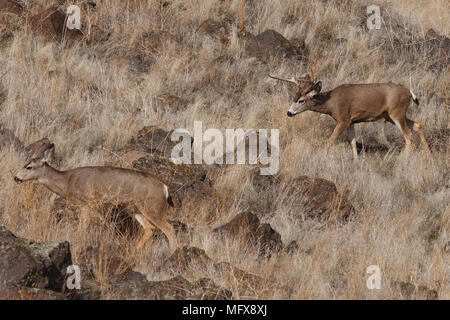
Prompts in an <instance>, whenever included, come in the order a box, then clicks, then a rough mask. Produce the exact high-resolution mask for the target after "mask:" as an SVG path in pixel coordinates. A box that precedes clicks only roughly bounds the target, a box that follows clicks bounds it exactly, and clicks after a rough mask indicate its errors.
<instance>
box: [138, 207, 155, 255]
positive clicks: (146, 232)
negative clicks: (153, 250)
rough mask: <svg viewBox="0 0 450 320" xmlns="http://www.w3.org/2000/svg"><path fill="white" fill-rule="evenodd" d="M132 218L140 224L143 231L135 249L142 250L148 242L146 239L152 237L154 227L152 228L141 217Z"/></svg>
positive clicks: (139, 215)
mask: <svg viewBox="0 0 450 320" xmlns="http://www.w3.org/2000/svg"><path fill="white" fill-rule="evenodd" d="M134 218H135V219H136V220H137V221H138V222H139V223H140V224H141V226H142V228H144V231H143V233H142V236H141V237H140V239H139V241H138V243H137V245H136V249H140V248H142V246H143V245H144V244H145V243H146V242H147V241H148V239H149V238H150V237H151V236H152V234H153V232H154V231H155V226H153V225H152V224H151V223H150V222H149V221H148V220H147V219H146V218H145V217H144V216H143V215H141V214H136V215H135V216H134Z"/></svg>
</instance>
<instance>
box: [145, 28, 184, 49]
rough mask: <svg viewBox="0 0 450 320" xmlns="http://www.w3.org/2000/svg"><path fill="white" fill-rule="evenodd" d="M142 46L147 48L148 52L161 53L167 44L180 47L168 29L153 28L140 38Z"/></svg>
mask: <svg viewBox="0 0 450 320" xmlns="http://www.w3.org/2000/svg"><path fill="white" fill-rule="evenodd" d="M140 45H141V48H145V50H146V52H150V53H152V54H153V53H161V52H163V50H164V48H165V47H167V46H175V47H176V48H177V49H180V48H181V47H180V44H179V42H178V41H177V39H176V38H175V37H174V36H173V35H172V34H170V33H169V32H167V31H162V30H152V31H149V32H145V33H144V34H142V36H141V38H140Z"/></svg>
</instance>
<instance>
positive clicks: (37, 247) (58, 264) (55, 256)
mask: <svg viewBox="0 0 450 320" xmlns="http://www.w3.org/2000/svg"><path fill="white" fill-rule="evenodd" d="M71 264H72V258H71V253H70V246H69V243H68V242H67V241H63V242H46V243H33V242H29V241H26V240H24V239H21V238H18V237H16V236H15V235H14V234H13V233H11V232H10V231H8V230H7V229H6V228H5V227H4V226H1V227H0V283H2V287H1V288H0V297H1V298H7V297H8V296H10V295H11V294H12V292H16V291H17V290H18V289H20V288H23V287H28V288H35V289H48V290H52V291H56V292H60V291H61V288H62V285H63V283H64V276H65V272H66V269H67V267H68V266H69V265H71ZM3 284H4V285H3ZM16 289H17V290H16ZM28 291H29V290H28ZM42 292H44V291H42Z"/></svg>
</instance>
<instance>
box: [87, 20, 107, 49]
mask: <svg viewBox="0 0 450 320" xmlns="http://www.w3.org/2000/svg"><path fill="white" fill-rule="evenodd" d="M110 37H111V32H107V31H105V30H103V29H101V28H100V27H99V26H97V25H92V26H91V27H90V30H89V34H88V35H87V43H88V44H98V43H101V42H106V41H108V40H109V38H110Z"/></svg>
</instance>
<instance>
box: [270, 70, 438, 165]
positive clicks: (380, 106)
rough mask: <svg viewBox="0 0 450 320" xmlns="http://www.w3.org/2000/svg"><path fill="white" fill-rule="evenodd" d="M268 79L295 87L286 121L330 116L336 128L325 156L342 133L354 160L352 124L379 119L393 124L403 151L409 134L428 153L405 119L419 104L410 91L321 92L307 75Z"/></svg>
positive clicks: (344, 88)
mask: <svg viewBox="0 0 450 320" xmlns="http://www.w3.org/2000/svg"><path fill="white" fill-rule="evenodd" d="M269 77H270V78H272V79H276V80H281V81H287V82H289V83H292V84H294V85H295V86H296V87H297V92H296V94H295V97H294V102H293V103H292V105H291V107H290V108H289V111H288V112H287V115H288V117H293V116H295V115H297V114H300V113H302V112H305V111H308V110H310V111H314V112H318V113H323V114H327V115H330V116H331V117H332V118H333V119H334V120H335V121H336V127H335V128H334V131H333V133H332V135H331V136H330V138H329V139H328V143H327V147H326V153H327V154H328V151H329V149H330V146H331V145H332V144H333V142H334V141H335V140H336V139H337V138H338V137H339V136H340V135H341V134H342V133H343V132H344V131H346V133H347V139H348V141H349V143H350V145H351V147H352V150H353V156H354V157H355V158H357V157H358V152H357V148H356V138H355V128H354V124H355V123H359V122H373V121H377V120H380V119H385V120H386V121H388V122H390V123H393V124H395V125H396V126H397V127H398V128H399V129H400V131H401V132H402V134H403V137H404V138H405V143H406V146H405V149H406V151H407V152H409V151H410V149H411V137H412V134H411V130H413V131H414V132H416V133H417V134H418V135H419V137H420V140H421V144H422V147H423V148H424V149H425V150H426V152H427V153H428V154H429V153H430V149H429V148H428V144H427V142H426V140H425V136H424V135H423V131H422V125H421V124H420V123H419V122H416V121H412V120H410V119H408V118H407V117H406V111H407V110H408V106H409V104H410V102H411V98H412V100H413V101H414V103H415V104H417V105H418V104H419V100H418V99H417V97H416V96H415V95H414V93H413V92H412V91H411V90H408V89H407V88H405V87H403V86H401V85H398V84H394V83H392V82H389V83H370V84H343V85H340V86H338V87H336V88H334V89H333V90H330V91H327V92H321V89H322V82H321V81H316V80H315V79H314V78H313V77H311V76H310V75H309V74H307V75H305V76H303V77H300V78H299V79H297V80H296V79H294V78H292V79H284V78H278V77H274V76H271V75H269Z"/></svg>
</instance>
